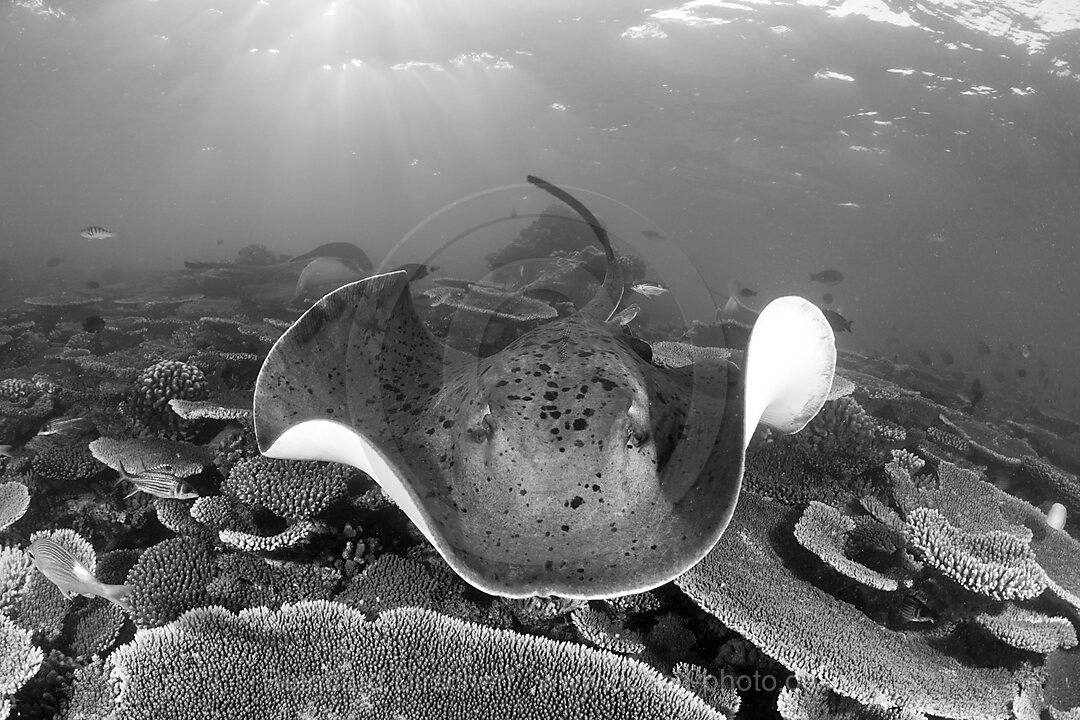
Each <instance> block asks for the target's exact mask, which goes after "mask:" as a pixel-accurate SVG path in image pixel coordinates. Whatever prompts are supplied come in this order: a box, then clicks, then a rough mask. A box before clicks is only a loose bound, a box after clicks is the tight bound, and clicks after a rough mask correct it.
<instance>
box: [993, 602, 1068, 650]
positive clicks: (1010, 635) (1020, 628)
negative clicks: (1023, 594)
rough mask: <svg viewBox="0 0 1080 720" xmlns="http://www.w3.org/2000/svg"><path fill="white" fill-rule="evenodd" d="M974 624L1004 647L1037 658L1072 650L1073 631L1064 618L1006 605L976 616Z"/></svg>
mask: <svg viewBox="0 0 1080 720" xmlns="http://www.w3.org/2000/svg"><path fill="white" fill-rule="evenodd" d="M975 623H976V624H977V625H979V626H980V627H982V628H983V629H984V630H986V631H987V632H989V633H990V634H991V635H993V636H994V637H996V638H997V639H998V640H1001V641H1002V642H1003V643H1005V644H1006V645H1011V646H1012V647H1014V648H1018V649H1020V650H1028V651H1030V652H1035V653H1039V654H1041V655H1045V654H1047V653H1050V652H1053V651H1054V650H1058V649H1068V648H1072V647H1076V628H1074V627H1073V624H1072V623H1071V622H1069V620H1068V619H1067V618H1063V617H1058V616H1053V615H1045V614H1043V613H1040V612H1036V611H1034V610H1031V609H1029V608H1022V607H1017V606H1016V605H1006V606H1004V607H1003V608H1001V609H1000V610H999V611H998V612H996V613H982V614H980V615H979V616H978V617H976V618H975Z"/></svg>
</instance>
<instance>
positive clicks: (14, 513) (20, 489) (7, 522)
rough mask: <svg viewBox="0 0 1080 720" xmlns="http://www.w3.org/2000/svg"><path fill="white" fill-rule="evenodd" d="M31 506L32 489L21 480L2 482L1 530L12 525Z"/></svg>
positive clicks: (0, 492) (0, 495)
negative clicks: (28, 488) (27, 487)
mask: <svg viewBox="0 0 1080 720" xmlns="http://www.w3.org/2000/svg"><path fill="white" fill-rule="evenodd" d="M28 507H30V491H29V490H27V489H26V486H25V485H23V484H22V483H20V482H14V481H12V482H5V483H0V530H3V529H5V528H8V527H10V526H11V525H12V524H13V523H14V522H15V521H16V520H18V519H19V518H21V517H22V516H23V515H25V514H26V509H27V508H28Z"/></svg>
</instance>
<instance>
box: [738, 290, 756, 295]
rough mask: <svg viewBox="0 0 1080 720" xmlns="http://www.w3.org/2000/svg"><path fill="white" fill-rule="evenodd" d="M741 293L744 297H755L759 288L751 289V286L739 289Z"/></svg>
mask: <svg viewBox="0 0 1080 720" xmlns="http://www.w3.org/2000/svg"><path fill="white" fill-rule="evenodd" d="M739 294H740V295H742V296H743V297H754V296H755V295H757V290H751V289H750V288H743V289H742V290H740V291H739Z"/></svg>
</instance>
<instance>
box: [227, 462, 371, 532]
mask: <svg viewBox="0 0 1080 720" xmlns="http://www.w3.org/2000/svg"><path fill="white" fill-rule="evenodd" d="M354 473H355V471H354V470H352V469H351V468H348V467H346V466H345V465H339V464H337V463H316V462H307V461H298V460H277V459H271V458H267V457H262V456H260V457H256V458H250V459H247V460H241V461H240V462H239V463H237V464H236V465H235V466H234V467H233V469H232V471H231V472H230V473H229V477H228V479H227V480H226V481H225V482H224V483H222V486H221V490H222V492H224V493H225V494H227V495H230V496H232V497H234V498H236V499H237V500H238V501H240V502H242V503H245V504H247V505H251V506H255V507H261V508H265V509H267V510H269V511H270V512H272V513H274V514H275V515H277V516H279V517H283V518H286V519H289V520H310V519H312V518H314V517H315V516H317V515H318V514H319V513H321V512H322V511H324V510H325V509H326V508H327V507H329V506H330V505H331V504H332V503H333V502H334V501H335V500H338V499H339V498H341V497H343V496H344V495H345V493H346V490H347V485H346V482H347V478H348V477H349V476H350V475H353V474H354Z"/></svg>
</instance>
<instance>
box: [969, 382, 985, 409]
mask: <svg viewBox="0 0 1080 720" xmlns="http://www.w3.org/2000/svg"><path fill="white" fill-rule="evenodd" d="M968 394H969V395H971V407H975V406H976V405H978V404H979V403H980V402H982V399H983V397H984V396H985V395H986V388H984V387H983V384H982V380H980V379H979V378H975V379H974V380H973V381H972V383H971V390H970V391H969V393H968Z"/></svg>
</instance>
